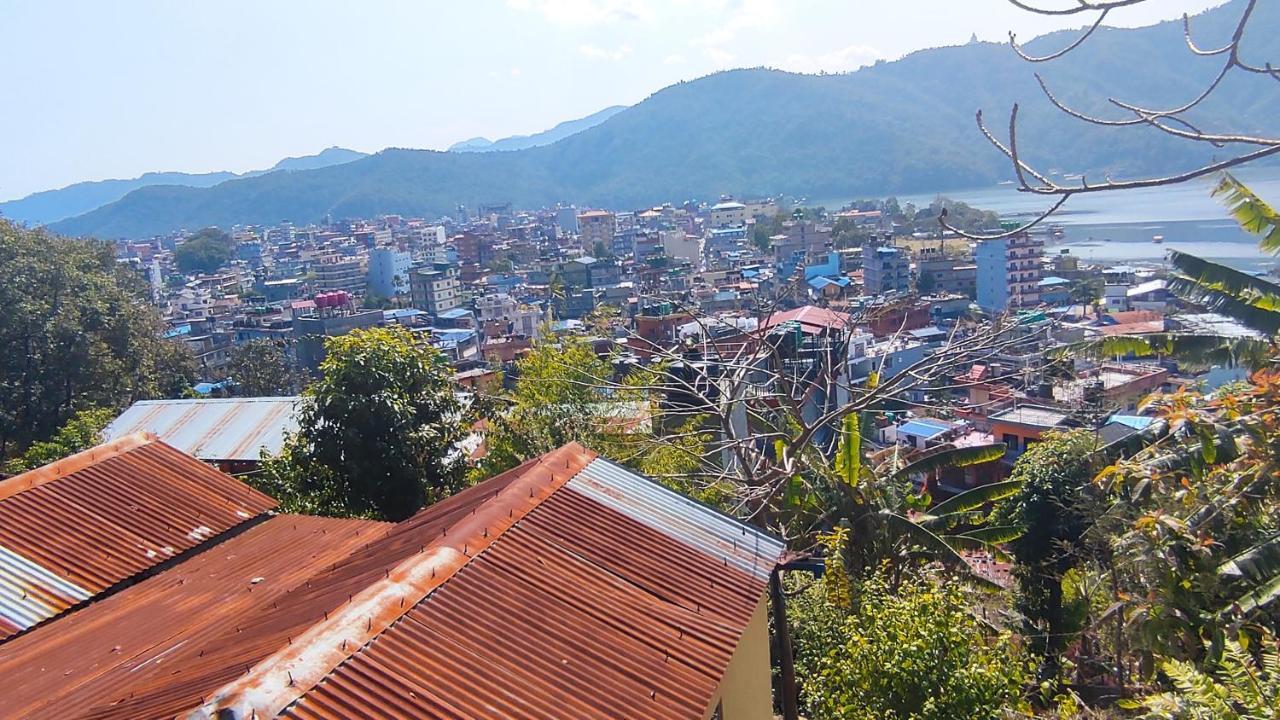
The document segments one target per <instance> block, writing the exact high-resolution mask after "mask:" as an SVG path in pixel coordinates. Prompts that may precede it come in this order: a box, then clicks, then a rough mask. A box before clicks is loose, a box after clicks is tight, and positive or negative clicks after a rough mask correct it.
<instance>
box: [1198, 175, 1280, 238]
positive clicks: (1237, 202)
mask: <svg viewBox="0 0 1280 720" xmlns="http://www.w3.org/2000/svg"><path fill="white" fill-rule="evenodd" d="M1212 194H1213V197H1215V198H1217V199H1218V200H1219V201H1220V202H1221V203H1222V204H1223V205H1225V206H1226V208H1227V211H1228V212H1230V213H1231V216H1232V217H1234V218H1235V219H1236V222H1238V223H1240V227H1242V228H1244V230H1245V231H1246V232H1249V233H1252V234H1254V235H1257V236H1259V240H1258V247H1260V248H1262V250H1263V251H1265V252H1269V253H1280V212H1276V210H1275V208H1273V207H1271V206H1270V205H1269V204H1267V203H1266V202H1264V201H1263V200H1262V198H1260V197H1258V195H1257V194H1256V193H1254V192H1253V190H1252V189H1250V188H1249V186H1247V185H1245V184H1244V183H1242V182H1240V181H1239V180H1237V179H1236V178H1235V176H1233V175H1231V174H1230V173H1222V178H1221V179H1220V180H1219V181H1218V186H1217V187H1215V188H1214V189H1213V193H1212Z"/></svg>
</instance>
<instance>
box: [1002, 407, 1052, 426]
mask: <svg viewBox="0 0 1280 720" xmlns="http://www.w3.org/2000/svg"><path fill="white" fill-rule="evenodd" d="M1069 417H1070V415H1068V414H1067V413H1066V412H1064V411H1062V410H1057V409H1055V408H1049V407H1043V406H1040V405H1019V406H1018V407H1013V408H1009V409H1008V410H1002V411H1000V412H998V413H995V414H993V415H991V416H990V419H991V421H992V422H1007V423H1016V424H1018V425H1028V426H1031V427H1038V428H1054V427H1059V426H1061V425H1064V424H1065V423H1066V422H1067V418H1069Z"/></svg>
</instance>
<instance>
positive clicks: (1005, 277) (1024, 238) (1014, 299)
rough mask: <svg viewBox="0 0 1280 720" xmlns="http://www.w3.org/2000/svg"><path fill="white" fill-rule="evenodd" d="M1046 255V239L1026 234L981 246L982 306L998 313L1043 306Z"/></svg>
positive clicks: (977, 256) (977, 257)
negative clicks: (1042, 293) (1042, 262)
mask: <svg viewBox="0 0 1280 720" xmlns="http://www.w3.org/2000/svg"><path fill="white" fill-rule="evenodd" d="M1043 254H1044V240H1043V239H1041V238H1039V237H1035V236H1032V235H1030V234H1028V233H1025V232H1023V233H1019V234H1017V235H1013V236H1010V237H1006V238H1000V239H997V240H983V241H982V242H980V243H978V249H977V252H976V253H975V254H974V259H975V261H976V263H977V265H978V277H977V291H978V292H977V295H978V305H979V307H981V308H982V309H983V310H986V311H987V312H991V313H996V312H1004V311H1005V310H1017V309H1020V308H1030V307H1035V306H1036V305H1039V304H1040V280H1041V276H1042V271H1041V267H1040V258H1041V256H1042V255H1043Z"/></svg>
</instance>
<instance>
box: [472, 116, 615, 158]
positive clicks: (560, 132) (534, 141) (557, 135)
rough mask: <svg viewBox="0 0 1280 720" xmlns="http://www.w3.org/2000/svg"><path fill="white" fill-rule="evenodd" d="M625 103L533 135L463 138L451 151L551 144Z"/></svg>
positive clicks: (585, 126)
mask: <svg viewBox="0 0 1280 720" xmlns="http://www.w3.org/2000/svg"><path fill="white" fill-rule="evenodd" d="M626 109H627V106H625V105H611V106H609V107H607V108H605V109H603V110H600V111H598V112H594V113H591V114H590V115H588V116H586V117H583V118H578V119H577V120H565V121H564V122H562V123H558V124H557V125H556V126H555V127H553V128H551V129H550V130H544V131H543V132H540V133H534V134H533V135H512V136H511V137H505V138H502V139H501V140H489V139H487V138H482V137H477V138H471V139H470V140H463V141H462V142H459V143H454V144H452V145H450V146H449V152H498V151H504V150H524V149H527V148H532V147H541V146H543V145H550V144H551V143H554V142H557V141H559V140H563V139H565V138H567V137H569V136H570V135H574V134H577V133H580V132H582V131H583V130H586V129H588V128H593V127H595V126H597V125H599V124H600V123H602V122H604V121H605V120H608V119H609V118H611V117H613V116H614V115H617V114H618V113H620V112H622V111H623V110H626Z"/></svg>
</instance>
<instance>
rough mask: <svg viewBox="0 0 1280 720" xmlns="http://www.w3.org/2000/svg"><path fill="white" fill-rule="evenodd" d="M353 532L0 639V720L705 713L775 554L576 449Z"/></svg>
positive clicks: (253, 548)
mask: <svg viewBox="0 0 1280 720" xmlns="http://www.w3.org/2000/svg"><path fill="white" fill-rule="evenodd" d="M588 469H589V470H590V471H589V472H588ZM601 495H605V496H607V497H608V498H609V501H608V502H602V501H601V500H600V499H598V498H600V497H601ZM654 516H656V517H654ZM359 522H360V521H337V520H322V519H318V518H293V517H291V516H282V517H280V518H273V519H270V520H267V521H265V522H263V523H261V524H259V525H257V526H255V527H253V528H250V529H249V530H247V531H245V532H244V533H243V534H241V535H239V536H237V537H234V538H232V539H229V540H226V541H225V542H223V543H220V544H218V545H216V546H214V547H212V548H210V549H208V550H205V551H204V552H203V553H201V554H199V555H196V556H194V557H192V558H189V559H187V560H186V561H184V562H182V563H180V564H178V565H176V566H175V567H173V568H171V569H169V570H166V571H165V572H163V573H161V574H159V575H157V576H155V577H152V578H149V579H147V580H145V581H143V582H141V583H139V584H137V585H135V586H133V587H130V588H128V589H126V590H123V591H121V592H119V593H117V594H115V595H113V596H112V597H110V598H108V599H106V600H104V601H102V602H99V603H94V604H93V605H90V606H88V607H86V608H84V609H81V610H80V611H78V612H76V613H74V614H71V615H69V616H68V617H66V618H64V619H61V620H59V621H58V622H56V623H52V624H50V625H47V626H44V627H40V628H36V629H35V630H33V631H32V632H30V633H28V634H26V635H25V636H23V637H20V638H16V639H15V640H13V641H12V642H10V643H8V644H5V645H0V676H3V677H5V678H6V679H7V680H8V679H12V682H14V683H15V685H16V686H17V689H15V691H14V692H13V693H12V696H11V697H6V702H5V703H4V704H3V705H0V717H24V718H25V717H31V718H44V717H48V718H53V717H58V718H64V717H94V718H109V717H110V718H140V717H172V716H174V715H188V714H190V713H205V715H198V716H201V717H204V716H212V715H213V714H215V713H216V712H217V711H218V709H219V708H223V707H232V706H234V707H238V708H241V709H244V704H245V703H246V702H248V703H254V702H257V701H263V703H262V704H261V705H260V706H259V705H255V704H250V705H249V707H251V708H257V707H260V708H261V709H260V710H258V713H257V716H258V717H268V716H271V715H274V714H276V713H277V712H278V711H280V709H282V708H283V709H284V712H283V713H282V714H283V715H285V716H289V717H295V718H350V717H362V718H400V717H423V718H432V717H438V718H485V719H489V718H565V717H574V718H606V717H609V718H613V717H624V716H630V717H647V718H701V717H703V715H704V714H705V712H706V710H707V707H708V705H709V703H710V701H711V699H712V697H713V696H714V694H715V692H716V689H717V687H718V686H719V683H720V679H721V677H722V676H723V673H724V671H725V669H726V667H727V666H728V663H729V660H730V658H731V657H732V654H733V652H734V650H735V648H736V645H737V643H738V641H739V638H740V636H741V633H742V631H743V629H744V628H745V627H746V625H747V624H748V623H749V621H750V618H751V616H752V613H753V611H754V610H755V609H756V608H757V607H758V604H759V603H760V602H761V599H762V597H763V595H764V591H765V586H766V578H767V572H766V571H763V570H762V569H763V568H765V567H766V566H768V567H769V568H771V567H772V565H771V564H770V563H772V562H776V561H777V559H778V558H777V554H774V555H773V557H772V558H771V557H770V554H771V553H775V550H776V552H777V553H780V552H781V547H782V546H781V544H780V543H778V542H777V541H776V540H774V539H773V538H769V537H768V536H764V535H762V534H760V533H758V532H756V531H754V530H751V529H749V528H743V526H741V525H740V524H738V523H735V522H734V521H732V520H731V519H729V518H727V517H725V516H723V515H720V514H718V513H715V512H714V511H711V510H709V509H707V508H703V507H701V506H697V505H696V504H690V503H687V501H682V499H680V498H679V497H678V496H677V495H675V494H674V493H671V492H670V491H667V490H662V489H659V488H656V487H654V486H652V485H651V484H650V483H649V481H647V480H644V479H643V478H640V477H639V476H635V475H633V474H631V473H629V472H628V471H625V470H623V469H622V468H619V467H617V466H614V465H612V464H609V463H604V462H601V461H598V460H595V456H594V454H592V453H590V452H589V451H586V450H584V449H582V448H581V447H579V446H576V445H569V446H566V447H564V448H561V449H560V450H557V451H555V452H553V453H549V454H548V455H545V456H543V457H541V458H538V459H537V460H535V461H531V462H529V463H526V464H525V465H523V466H521V467H519V468H516V469H514V470H512V471H509V472H508V473H504V474H503V475H501V476H498V477H496V478H494V479H492V480H489V481H487V482H485V483H482V484H480V485H478V486H476V487H473V488H471V489H469V490H467V491H464V492H463V493H460V494H459V495H456V496H454V497H453V498H450V499H448V500H446V501H443V502H441V503H438V504H436V505H434V506H432V507H429V508H426V509H424V510H423V511H422V512H420V513H419V514H418V515H416V516H414V517H413V518H411V519H409V520H407V521H405V522H402V523H399V524H397V525H395V526H390V527H388V526H382V527H380V528H377V529H375V530H374V531H373V532H365V528H367V526H368V524H366V525H360V524H359ZM331 523H356V524H354V525H350V526H338V525H332V524H331ZM335 528H336V529H335ZM344 528H345V529H344ZM354 531H359V532H361V533H362V537H359V538H356V537H352V536H351V532H354ZM744 537H745V538H748V539H749V540H747V541H743V540H742V538H744ZM441 553H452V556H451V557H452V559H451V560H450V561H449V562H450V563H451V564H450V565H449V567H447V568H445V569H444V570H443V571H442V572H443V575H442V576H441V577H435V574H434V573H432V574H431V576H427V575H424V574H423V573H422V570H423V566H424V565H426V564H430V563H434V562H436V561H437V560H438V559H439V557H440V554H441ZM432 567H435V565H432ZM412 573H417V575H418V576H419V577H422V578H424V579H425V578H428V577H429V581H428V583H427V585H426V586H424V588H423V590H422V591H423V592H424V593H425V595H424V597H423V599H421V600H418V599H416V598H411V597H406V595H404V594H402V593H404V592H408V591H411V590H412V589H413V587H412V583H410V582H408V581H406V579H405V577H406V574H412ZM371 602H372V603H373V604H370V603H371ZM365 635H367V636H368V637H365V638H364V639H359V640H358V641H356V642H351V641H350V640H349V638H352V637H356V638H360V637H362V636H365ZM236 692H238V693H240V694H239V695H235V693H236ZM266 698H269V699H270V702H266V701H265V699H266ZM221 699H229V700H230V699H235V700H238V701H240V702H238V703H237V704H234V705H233V704H232V703H227V704H221ZM211 701H213V702H211ZM206 703H209V704H206ZM248 715H249V713H248V712H246V713H244V716H246V717H247V716H248Z"/></svg>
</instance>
